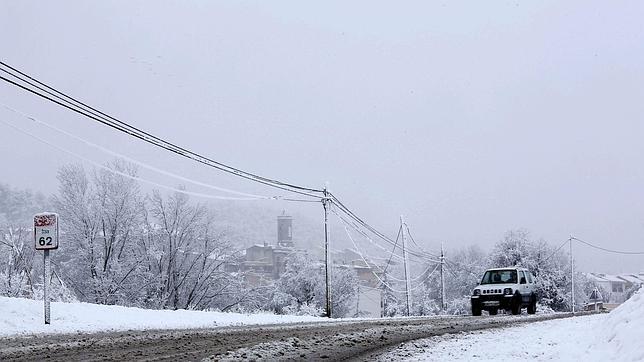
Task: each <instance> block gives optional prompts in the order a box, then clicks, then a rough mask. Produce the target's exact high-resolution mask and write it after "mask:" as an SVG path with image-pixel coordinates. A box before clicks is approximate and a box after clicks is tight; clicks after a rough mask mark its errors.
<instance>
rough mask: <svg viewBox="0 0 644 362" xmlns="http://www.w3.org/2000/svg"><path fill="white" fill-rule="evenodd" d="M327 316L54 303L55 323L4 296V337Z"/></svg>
mask: <svg viewBox="0 0 644 362" xmlns="http://www.w3.org/2000/svg"><path fill="white" fill-rule="evenodd" d="M325 320H327V319H326V318H318V317H308V316H306V317H305V316H283V315H273V314H239V313H221V312H201V311H188V310H177V311H172V310H148V309H140V308H126V307H119V306H106V305H96V304H88V303H58V302H54V303H51V324H50V325H45V324H44V320H43V302H42V301H37V300H31V299H23V298H7V297H0V337H2V336H10V335H17V334H34V333H75V332H98V331H119V330H120V331H122V330H146V329H181V328H212V327H222V326H233V325H253V324H273V323H293V322H309V321H325Z"/></svg>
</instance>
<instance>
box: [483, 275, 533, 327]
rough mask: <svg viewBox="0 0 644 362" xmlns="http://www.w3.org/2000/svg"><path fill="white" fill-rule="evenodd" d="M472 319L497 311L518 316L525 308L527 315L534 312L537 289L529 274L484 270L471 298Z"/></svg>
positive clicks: (493, 313)
mask: <svg viewBox="0 0 644 362" xmlns="http://www.w3.org/2000/svg"><path fill="white" fill-rule="evenodd" d="M471 302H472V315H475V316H479V315H481V311H482V310H486V311H488V312H489V313H490V315H495V314H497V313H498V311H499V309H505V310H507V311H512V314H521V308H527V310H528V314H534V313H535V312H536V311H537V285H536V280H535V278H534V277H533V276H532V273H530V271H529V270H528V269H525V268H518V267H514V268H499V269H488V270H486V271H485V274H484V275H483V279H482V280H481V283H480V284H479V286H477V287H476V288H474V291H473V292H472V297H471Z"/></svg>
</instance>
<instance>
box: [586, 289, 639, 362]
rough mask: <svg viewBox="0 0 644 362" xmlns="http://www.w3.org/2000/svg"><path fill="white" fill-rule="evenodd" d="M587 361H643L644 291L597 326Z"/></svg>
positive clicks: (636, 294)
mask: <svg viewBox="0 0 644 362" xmlns="http://www.w3.org/2000/svg"><path fill="white" fill-rule="evenodd" d="M595 330H596V331H597V332H598V333H597V335H596V338H595V339H594V341H593V342H594V343H593V345H592V346H591V347H590V348H589V349H588V351H587V357H588V358H592V359H593V360H604V361H606V360H612V361H644V288H642V289H640V290H639V291H638V292H637V293H635V295H633V296H632V297H631V298H630V299H629V300H627V301H626V302H624V304H622V305H620V306H619V307H617V308H616V309H615V310H613V311H612V312H611V313H610V314H608V318H606V320H605V321H603V322H602V323H601V324H598V325H596V326H595Z"/></svg>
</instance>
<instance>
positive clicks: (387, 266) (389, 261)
mask: <svg viewBox="0 0 644 362" xmlns="http://www.w3.org/2000/svg"><path fill="white" fill-rule="evenodd" d="M401 231H402V225H401V226H400V228H398V235H397V236H396V243H395V244H394V248H393V249H391V255H389V260H387V265H385V270H384V272H385V273H386V272H387V268H389V263H391V258H392V257H393V256H394V252H395V251H396V246H397V245H398V239H399V238H400V232H401Z"/></svg>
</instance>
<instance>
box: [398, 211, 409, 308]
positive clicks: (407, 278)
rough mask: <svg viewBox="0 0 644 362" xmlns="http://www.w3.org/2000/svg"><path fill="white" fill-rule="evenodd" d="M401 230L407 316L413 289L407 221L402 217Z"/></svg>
mask: <svg viewBox="0 0 644 362" xmlns="http://www.w3.org/2000/svg"><path fill="white" fill-rule="evenodd" d="M400 228H401V229H402V234H401V235H402V250H403V264H404V268H405V299H406V300H407V315H408V316H409V315H410V308H409V304H410V303H409V290H410V289H411V288H410V286H409V267H408V265H407V244H406V239H407V238H406V234H405V221H404V219H403V216H402V215H400Z"/></svg>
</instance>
